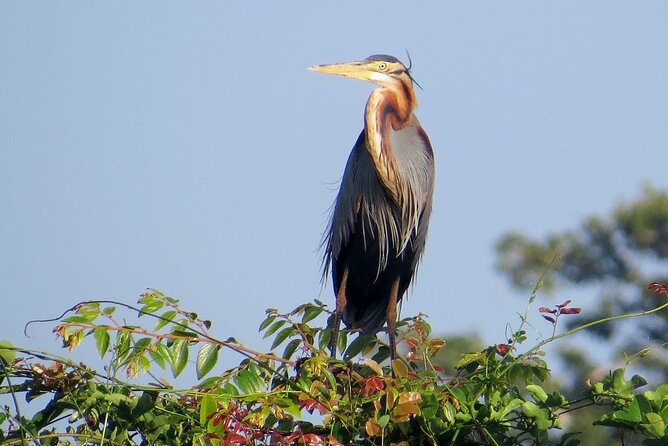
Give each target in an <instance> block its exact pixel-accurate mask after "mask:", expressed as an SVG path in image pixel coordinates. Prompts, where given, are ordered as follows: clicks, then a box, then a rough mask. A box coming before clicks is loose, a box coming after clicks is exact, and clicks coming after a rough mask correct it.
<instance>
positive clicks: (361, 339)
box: [343, 335, 376, 361]
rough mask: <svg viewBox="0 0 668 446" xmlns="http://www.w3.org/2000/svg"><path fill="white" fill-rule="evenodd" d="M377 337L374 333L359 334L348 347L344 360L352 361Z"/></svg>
mask: <svg viewBox="0 0 668 446" xmlns="http://www.w3.org/2000/svg"><path fill="white" fill-rule="evenodd" d="M375 339H376V337H375V336H373V335H359V336H358V337H357V339H355V340H354V341H353V342H351V343H350V345H349V346H348V348H347V349H346V351H345V353H344V354H343V360H344V361H350V360H351V359H353V358H354V357H355V356H357V355H358V354H359V352H361V351H362V349H363V348H364V347H366V346H367V345H369V344H370V343H372V342H374V341H375Z"/></svg>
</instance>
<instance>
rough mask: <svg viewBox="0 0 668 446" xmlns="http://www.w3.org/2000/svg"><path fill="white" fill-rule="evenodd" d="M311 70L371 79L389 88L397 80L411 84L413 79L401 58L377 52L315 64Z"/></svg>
mask: <svg viewBox="0 0 668 446" xmlns="http://www.w3.org/2000/svg"><path fill="white" fill-rule="evenodd" d="M309 70H311V71H315V72H316V73H325V74H337V75H339V76H345V77H350V78H353V79H359V80H363V81H371V82H374V83H376V84H378V85H380V86H383V87H387V88H391V87H393V86H396V85H397V82H402V81H403V82H406V81H408V84H409V85H410V84H411V83H412V81H413V79H412V78H411V76H410V74H409V72H408V68H406V66H405V65H404V64H403V63H401V61H400V60H399V59H397V58H396V57H393V56H388V55H385V54H375V55H373V56H369V57H367V58H366V59H364V60H357V61H353V62H343V63H334V64H325V65H314V66H312V67H310V68H309Z"/></svg>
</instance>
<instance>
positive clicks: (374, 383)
mask: <svg viewBox="0 0 668 446" xmlns="http://www.w3.org/2000/svg"><path fill="white" fill-rule="evenodd" d="M379 390H383V380H382V379H381V377H380V376H374V377H372V378H369V379H367V380H366V383H365V384H364V391H363V394H364V396H370V395H373V394H374V393H376V392H378V391H379Z"/></svg>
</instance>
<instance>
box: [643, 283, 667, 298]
mask: <svg viewBox="0 0 668 446" xmlns="http://www.w3.org/2000/svg"><path fill="white" fill-rule="evenodd" d="M647 289H648V290H650V291H652V292H653V293H654V294H663V295H665V296H668V284H665V283H658V282H652V283H650V284H649V286H648V287H647Z"/></svg>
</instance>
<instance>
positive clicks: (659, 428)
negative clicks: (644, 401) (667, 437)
mask: <svg viewBox="0 0 668 446" xmlns="http://www.w3.org/2000/svg"><path fill="white" fill-rule="evenodd" d="M645 417H646V418H647V421H648V422H647V423H644V424H642V426H643V427H644V428H645V429H647V430H648V431H650V432H651V433H653V434H654V435H656V436H657V437H662V436H663V433H664V431H665V430H666V425H665V424H663V419H662V418H661V415H659V414H658V413H654V412H649V413H646V414H645Z"/></svg>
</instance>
